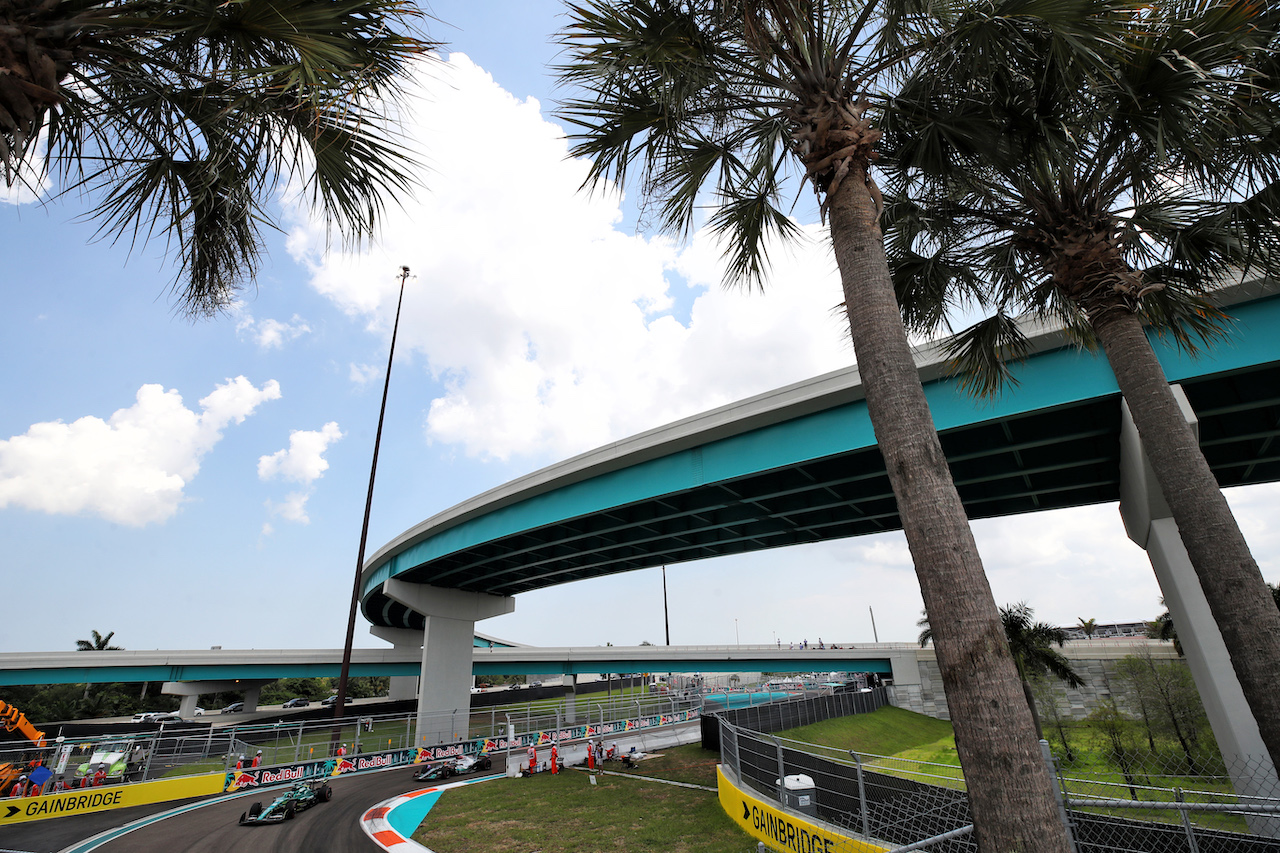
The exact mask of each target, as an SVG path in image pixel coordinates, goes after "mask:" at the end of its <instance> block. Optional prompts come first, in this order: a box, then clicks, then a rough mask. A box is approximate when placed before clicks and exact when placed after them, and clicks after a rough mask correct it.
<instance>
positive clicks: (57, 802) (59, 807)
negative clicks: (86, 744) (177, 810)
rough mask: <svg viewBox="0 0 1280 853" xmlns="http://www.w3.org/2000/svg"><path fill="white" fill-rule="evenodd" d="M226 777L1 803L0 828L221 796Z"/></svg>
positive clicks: (114, 787) (214, 775) (216, 775)
mask: <svg viewBox="0 0 1280 853" xmlns="http://www.w3.org/2000/svg"><path fill="white" fill-rule="evenodd" d="M224 778H225V774H222V773H210V774H206V775H204V776H185V777H183V778H181V779H160V780H157V781H155V782H139V783H137V784H134V785H107V786H104V787H101V788H81V789H77V790H75V791H70V792H67V793H63V794H46V795H45V796H43V797H21V798H14V799H8V800H0V826H7V825H8V824H11V823H25V822H27V821H32V820H46V819H48V818H53V817H66V816H67V815H76V814H87V813H88V812H105V811H109V810H110V809H123V808H128V807H129V806H143V805H147V804H148V803H163V802H165V801H167V800H184V799H186V798H188V797H203V796H205V795H206V794H218V793H221V792H222V783H223V781H224Z"/></svg>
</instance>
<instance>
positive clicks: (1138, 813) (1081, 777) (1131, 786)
mask: <svg viewBox="0 0 1280 853" xmlns="http://www.w3.org/2000/svg"><path fill="white" fill-rule="evenodd" d="M794 704H796V705H800V704H801V703H794ZM813 710H814V709H808V710H805V709H801V708H796V709H795V710H794V712H788V713H794V714H800V715H802V716H803V715H811V714H812V713H813ZM717 716H719V717H720V719H719V721H718V725H717V726H716V729H717V733H718V736H719V743H720V752H721V758H722V763H723V765H724V767H725V770H726V773H727V774H729V775H730V776H731V778H732V779H734V780H735V781H736V782H737V783H738V784H739V785H740V786H742V787H745V788H749V789H751V790H752V791H754V792H755V793H756V794H757V795H758V796H759V797H760V798H761V799H764V800H770V801H773V802H776V803H778V804H779V805H782V806H784V807H786V808H787V809H788V810H790V811H792V812H794V813H797V814H801V815H805V816H808V817H809V818H810V819H814V820H817V821H820V822H821V823H823V824H826V825H829V826H831V827H834V828H836V829H838V830H839V831H840V832H841V833H842V834H843V835H847V836H851V837H856V838H860V839H865V840H866V841H867V842H869V843H871V844H873V845H875V846H878V847H882V848H884V849H886V850H893V851H897V853H905V851H908V850H929V851H932V852H933V853H971V852H972V851H976V850H977V845H976V842H975V841H974V839H973V837H972V815H971V812H970V809H969V802H968V795H967V794H966V792H965V782H964V776H963V773H962V771H961V768H960V767H959V766H958V764H955V763H944V762H932V761H913V760H906V759H902V758H895V757H891V756H881V755H872V754H867V753H857V752H846V751H842V750H838V749H829V748H825V747H820V746H815V745H813V744H807V743H803V742H800V741H796V740H791V739H788V738H785V737H781V736H779V735H777V734H770V733H768V732H760V731H754V730H752V729H751V728H749V727H747V726H744V725H740V724H735V723H734V722H731V721H730V720H729V719H728V716H729V715H728V714H721V715H717ZM742 716H749V715H742ZM786 717H787V714H778V713H777V712H776V711H774V712H772V714H771V715H760V716H759V717H758V718H759V719H764V720H765V721H766V723H770V722H771V721H773V720H782V719H785V718H786ZM707 725H708V724H707V722H706V721H705V720H704V730H705V728H706V726H707ZM1042 747H1043V749H1044V753H1045V759H1046V762H1047V763H1048V764H1049V765H1050V766H1051V767H1052V768H1053V773H1054V778H1055V780H1056V785H1057V788H1058V791H1059V794H1060V798H1061V799H1060V802H1061V814H1062V816H1063V819H1064V823H1065V825H1066V826H1067V828H1068V832H1069V835H1070V838H1071V842H1072V848H1073V850H1075V851H1076V853H1131V851H1143V852H1144V853H1263V852H1264V851H1267V853H1273V851H1274V853H1280V790H1275V789H1274V787H1273V788H1270V789H1267V790H1263V791H1262V793H1258V791H1257V790H1255V791H1254V793H1253V794H1252V795H1248V796H1246V795H1241V794H1238V793H1236V792H1235V791H1234V789H1233V780H1234V781H1235V784H1239V783H1240V780H1241V779H1242V778H1246V777H1248V778H1251V779H1252V780H1253V783H1254V784H1253V785H1252V787H1253V788H1255V789H1258V788H1264V789H1265V788H1266V785H1265V784H1262V785H1260V784H1258V781H1259V780H1266V779H1270V780H1274V773H1273V772H1272V771H1270V769H1269V768H1270V762H1269V761H1268V762H1265V763H1264V762H1249V763H1245V764H1242V765H1240V766H1237V767H1232V768H1229V769H1230V770H1232V771H1234V772H1233V773H1228V772H1227V769H1228V768H1224V767H1222V766H1221V760H1219V761H1218V766H1216V767H1214V766H1210V765H1208V764H1205V765H1203V766H1198V767H1195V768H1194V769H1195V771H1196V772H1195V774H1194V775H1188V773H1189V769H1188V767H1187V763H1186V760H1185V757H1180V758H1179V759H1174V758H1173V757H1171V756H1149V757H1148V758H1147V760H1146V761H1145V762H1144V761H1141V760H1139V759H1138V757H1136V756H1134V755H1129V756H1127V760H1126V762H1125V766H1126V768H1127V769H1126V770H1124V771H1123V772H1121V771H1118V770H1117V771H1115V772H1112V771H1111V770H1109V769H1108V768H1106V767H1104V766H1098V765H1093V766H1086V762H1084V761H1082V759H1081V757H1080V756H1076V757H1075V758H1076V761H1075V762H1074V766H1071V767H1068V768H1066V769H1063V768H1062V767H1061V765H1060V764H1059V762H1058V761H1057V760H1056V759H1055V758H1054V756H1053V755H1052V754H1051V753H1050V751H1049V749H1048V744H1047V743H1045V742H1042ZM788 777H790V778H788ZM797 777H800V778H799V779H797ZM860 843H862V842H855V841H850V842H849V843H848V844H847V845H845V846H843V847H841V845H839V844H837V845H836V847H834V848H832V850H833V853H844V851H853V850H862V849H865V848H863V847H860V846H858V845H859V844H860ZM761 849H762V850H773V849H778V850H782V849H785V848H772V847H769V846H768V844H763V846H762V847H761Z"/></svg>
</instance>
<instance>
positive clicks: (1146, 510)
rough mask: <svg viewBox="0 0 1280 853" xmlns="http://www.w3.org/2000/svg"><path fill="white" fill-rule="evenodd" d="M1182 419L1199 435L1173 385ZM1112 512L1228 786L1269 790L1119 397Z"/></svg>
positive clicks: (1262, 822)
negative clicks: (1139, 560)
mask: <svg viewBox="0 0 1280 853" xmlns="http://www.w3.org/2000/svg"><path fill="white" fill-rule="evenodd" d="M1173 392H1174V396H1176V397H1177V399H1178V403H1179V405H1180V406H1181V407H1182V411H1183V414H1184V416H1185V417H1186V419H1187V423H1189V424H1190V425H1191V428H1192V429H1193V430H1194V431H1195V432H1196V434H1197V435H1199V423H1198V421H1197V419H1196V415H1195V412H1194V411H1193V410H1192V408H1191V404H1190V403H1189V402H1188V401H1187V397H1186V394H1185V393H1183V391H1182V388H1181V386H1178V385H1174V386H1173ZM1121 418H1122V420H1121V425H1120V515H1121V517H1122V518H1123V519H1124V526H1125V530H1126V531H1127V532H1128V534H1129V538H1130V539H1132V540H1133V541H1134V542H1136V543H1137V544H1138V545H1139V547H1141V548H1143V549H1145V550H1146V552H1147V556H1148V558H1150V560H1151V566H1152V568H1153V569H1155V573H1156V580H1157V581H1158V582H1159V584H1160V591H1161V592H1162V593H1164V603H1165V605H1166V606H1167V607H1168V608H1169V615H1170V616H1171V617H1172V618H1173V624H1174V626H1175V627H1176V628H1177V630H1178V641H1179V643H1180V644H1181V645H1182V650H1183V652H1184V653H1185V654H1186V658H1187V666H1188V668H1190V670H1191V674H1192V676H1193V677H1194V678H1195V682H1196V687H1197V688H1199V690H1200V698H1201V699H1202V700H1203V702H1204V707H1205V711H1206V713H1207V715H1208V717H1209V725H1210V726H1211V727H1212V728H1213V735H1214V737H1215V738H1216V739H1217V741H1218V748H1219V749H1220V750H1221V751H1222V757H1223V759H1224V761H1225V762H1226V765H1227V770H1228V772H1229V773H1230V774H1231V778H1232V783H1233V786H1234V787H1235V789H1236V793H1238V794H1241V795H1243V796H1271V795H1273V793H1274V791H1275V790H1276V788H1277V779H1276V770H1275V766H1274V765H1273V764H1272V761H1271V757H1270V754H1269V753H1268V752H1267V748H1266V745H1265V744H1264V743H1263V742H1262V735H1261V734H1260V733H1259V731H1258V723H1257V721H1256V720H1254V718H1253V712H1252V711H1250V710H1249V703H1248V702H1246V701H1245V698H1244V691H1243V690H1242V689H1241V687H1240V682H1239V681H1238V680H1237V679H1236V673H1235V670H1234V669H1233V668H1232V666H1231V656H1230V655H1229V654H1228V652H1227V646H1226V644H1225V643H1224V642H1223V640H1222V634H1221V632H1220V631H1219V630H1218V624H1217V622H1215V621H1214V618H1213V614H1212V613H1211V612H1210V610H1209V602H1208V601H1207V600H1206V599H1205V596H1204V591H1203V590H1202V589H1201V588H1200V580H1199V578H1197V577H1196V572H1195V568H1194V567H1193V566H1192V565H1191V559H1190V558H1189V557H1188V556H1187V550H1186V548H1184V547H1183V545H1182V536H1181V534H1179V532H1178V525H1177V523H1176V522H1175V521H1174V520H1173V518H1172V515H1173V514H1172V512H1170V510H1169V505H1168V504H1167V503H1165V500H1164V495H1163V494H1162V493H1161V491H1160V485H1159V483H1157V482H1156V478H1155V474H1154V472H1152V470H1151V465H1150V463H1149V462H1148V461H1147V454H1146V451H1145V450H1143V447H1142V440H1141V439H1140V438H1139V437H1138V430H1137V428H1136V427H1135V426H1134V425H1133V419H1132V417H1131V416H1130V414H1129V407H1128V405H1126V404H1125V403H1124V402H1123V401H1122V402H1121ZM1249 824H1250V827H1251V828H1252V829H1253V831H1254V832H1257V833H1260V834H1265V835H1268V836H1271V837H1280V819H1277V818H1262V817H1256V816H1255V817H1253V818H1250V819H1249Z"/></svg>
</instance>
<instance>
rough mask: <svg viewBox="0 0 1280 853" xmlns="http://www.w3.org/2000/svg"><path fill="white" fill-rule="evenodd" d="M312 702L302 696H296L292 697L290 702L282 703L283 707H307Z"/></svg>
mask: <svg viewBox="0 0 1280 853" xmlns="http://www.w3.org/2000/svg"><path fill="white" fill-rule="evenodd" d="M310 704H311V702H310V701H309V700H307V699H303V698H302V697H301V696H295V697H294V698H292V699H290V700H289V701H288V702H285V703H284V705H282V706H281V707H283V708H305V707H307V706H308V705H310Z"/></svg>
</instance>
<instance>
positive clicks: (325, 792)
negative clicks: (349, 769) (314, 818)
mask: <svg viewBox="0 0 1280 853" xmlns="http://www.w3.org/2000/svg"><path fill="white" fill-rule="evenodd" d="M316 796H317V799H318V800H319V801H320V802H322V803H327V802H329V801H330V800H332V799H333V789H332V788H330V787H329V786H328V785H325V786H323V787H321V788H320V790H319V791H317V792H316Z"/></svg>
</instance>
